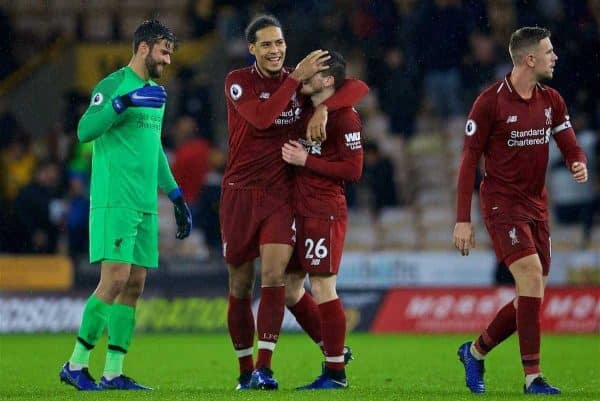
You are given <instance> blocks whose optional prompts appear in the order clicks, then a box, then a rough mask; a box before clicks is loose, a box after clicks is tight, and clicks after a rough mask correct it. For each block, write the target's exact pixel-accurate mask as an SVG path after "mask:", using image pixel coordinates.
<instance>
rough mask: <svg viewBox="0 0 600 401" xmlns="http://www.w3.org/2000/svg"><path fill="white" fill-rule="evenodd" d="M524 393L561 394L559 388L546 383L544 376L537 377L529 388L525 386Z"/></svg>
mask: <svg viewBox="0 0 600 401" xmlns="http://www.w3.org/2000/svg"><path fill="white" fill-rule="evenodd" d="M523 392H524V393H525V394H543V395H550V394H560V390H559V389H558V388H556V387H554V386H552V385H551V384H550V383H548V382H547V381H546V379H545V378H543V377H542V376H538V377H536V378H535V379H534V380H533V381H532V382H531V384H530V385H529V387H527V386H523Z"/></svg>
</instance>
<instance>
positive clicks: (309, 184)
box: [293, 107, 363, 218]
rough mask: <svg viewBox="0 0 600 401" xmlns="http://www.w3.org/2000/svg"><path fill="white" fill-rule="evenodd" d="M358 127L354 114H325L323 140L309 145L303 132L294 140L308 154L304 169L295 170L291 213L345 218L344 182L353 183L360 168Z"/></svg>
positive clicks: (348, 111) (346, 110)
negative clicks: (325, 134) (325, 135)
mask: <svg viewBox="0 0 600 401" xmlns="http://www.w3.org/2000/svg"><path fill="white" fill-rule="evenodd" d="M361 129H362V124H361V121H360V117H359V115H358V113H357V112H356V110H354V109H353V108H351V107H346V108H343V109H340V110H336V111H333V112H331V113H329V117H328V119H327V127H326V130H327V140H326V141H325V142H323V143H321V144H317V145H312V146H311V145H310V144H308V142H307V141H306V140H305V139H304V135H303V131H302V132H296V136H295V138H294V137H293V139H297V140H298V141H299V142H300V143H302V144H303V145H304V148H305V149H306V151H307V152H308V157H307V159H306V165H305V166H304V167H299V168H297V169H296V185H295V190H294V209H295V212H296V213H298V214H300V215H302V216H308V217H323V218H331V217H332V216H334V217H338V216H340V217H341V216H346V215H347V213H348V210H347V206H346V196H345V194H344V181H357V180H358V179H359V178H360V176H361V174H362V168H363V149H362V143H361Z"/></svg>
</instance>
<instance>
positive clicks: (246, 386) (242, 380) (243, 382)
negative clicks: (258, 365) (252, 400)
mask: <svg viewBox="0 0 600 401" xmlns="http://www.w3.org/2000/svg"><path fill="white" fill-rule="evenodd" d="M251 378H252V373H243V374H241V375H240V377H238V384H237V386H235V389H236V390H237V391H241V390H250V379H251Z"/></svg>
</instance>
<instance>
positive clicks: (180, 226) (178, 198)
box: [169, 188, 192, 239]
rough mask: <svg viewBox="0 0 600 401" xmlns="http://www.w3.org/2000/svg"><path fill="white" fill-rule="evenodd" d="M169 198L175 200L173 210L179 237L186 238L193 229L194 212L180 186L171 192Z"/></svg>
mask: <svg viewBox="0 0 600 401" xmlns="http://www.w3.org/2000/svg"><path fill="white" fill-rule="evenodd" d="M169 199H171V202H173V211H174V212H175V222H176V223H177V234H176V235H175V236H176V237H177V239H184V238H186V237H187V236H188V235H190V231H191V230H192V212H190V208H189V207H188V205H187V203H185V201H184V200H183V194H182V193H181V190H180V189H179V188H175V189H174V190H172V191H171V192H169Z"/></svg>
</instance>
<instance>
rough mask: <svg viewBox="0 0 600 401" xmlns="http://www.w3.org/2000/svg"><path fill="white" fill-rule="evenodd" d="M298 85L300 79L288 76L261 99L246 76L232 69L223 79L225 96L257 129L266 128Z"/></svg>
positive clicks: (268, 134)
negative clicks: (266, 97) (264, 98)
mask: <svg viewBox="0 0 600 401" xmlns="http://www.w3.org/2000/svg"><path fill="white" fill-rule="evenodd" d="M298 85H300V81H297V80H295V79H294V78H292V77H290V76H288V77H287V78H286V79H285V81H283V83H282V84H281V86H280V87H279V88H278V89H277V90H276V91H275V93H271V94H270V96H269V98H268V99H266V100H261V99H260V98H259V94H256V93H254V91H253V85H252V84H251V83H249V82H248V78H247V77H245V76H242V75H241V74H240V73H239V72H238V71H234V72H232V73H230V74H229V75H228V76H227V78H226V79H225V96H227V98H228V99H229V100H230V101H231V104H232V105H233V107H234V108H235V109H236V110H237V112H238V113H240V115H241V116H242V117H243V118H244V119H245V120H246V121H248V123H249V124H250V125H252V126H253V127H254V128H257V129H259V130H266V129H267V128H269V127H270V126H271V125H273V123H274V122H275V119H276V118H277V117H279V115H280V114H281V113H282V112H283V111H284V110H285V108H286V107H287V105H288V103H289V102H290V99H291V98H292V96H293V95H294V93H296V89H297V88H298ZM257 135H260V136H270V135H273V133H272V132H270V131H264V132H259V133H257Z"/></svg>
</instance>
